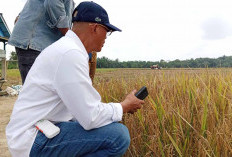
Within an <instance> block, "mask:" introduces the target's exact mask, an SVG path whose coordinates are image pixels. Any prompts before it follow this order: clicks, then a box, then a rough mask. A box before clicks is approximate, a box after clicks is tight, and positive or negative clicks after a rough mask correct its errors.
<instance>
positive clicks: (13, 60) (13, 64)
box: [8, 51, 18, 69]
mask: <svg viewBox="0 0 232 157" xmlns="http://www.w3.org/2000/svg"><path fill="white" fill-rule="evenodd" d="M17 60H18V57H17V54H16V52H14V51H12V52H11V55H10V59H9V60H8V69H18V63H17Z"/></svg>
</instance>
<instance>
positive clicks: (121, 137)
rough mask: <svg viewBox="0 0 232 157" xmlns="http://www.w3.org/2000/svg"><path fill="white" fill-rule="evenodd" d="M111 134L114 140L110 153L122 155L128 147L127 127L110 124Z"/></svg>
mask: <svg viewBox="0 0 232 157" xmlns="http://www.w3.org/2000/svg"><path fill="white" fill-rule="evenodd" d="M112 129H113V130H112V134H113V136H114V138H115V142H114V146H115V147H114V148H112V151H115V153H118V154H121V155H123V154H124V153H125V152H126V150H127V149H128V147H129V145H130V134H129V131H128V129H127V127H126V126H125V125H123V124H121V123H113V124H112Z"/></svg>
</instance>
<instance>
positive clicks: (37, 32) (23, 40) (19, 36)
mask: <svg viewBox="0 0 232 157" xmlns="http://www.w3.org/2000/svg"><path fill="white" fill-rule="evenodd" d="M74 7H75V3H74V2H73V0H39V1H38V0H27V2H26V4H25V6H24V8H23V10H22V11H21V12H20V15H19V16H18V17H17V18H16V20H15V26H14V29H13V32H12V35H11V37H10V39H9V41H8V43H9V44H10V45H12V46H15V49H16V53H17V57H18V65H19V71H20V75H21V78H22V83H24V82H25V79H26V76H27V73H28V71H29V70H30V68H31V66H32V65H33V63H34V61H35V59H36V57H37V56H38V55H39V54H40V52H41V51H42V50H43V49H44V48H46V47H47V46H49V45H51V44H52V43H53V42H55V41H57V40H58V39H60V38H61V37H62V36H64V35H65V33H66V32H67V31H68V30H69V29H70V28H71V23H72V22H71V20H72V12H73V9H74Z"/></svg>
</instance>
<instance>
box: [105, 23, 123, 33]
mask: <svg viewBox="0 0 232 157" xmlns="http://www.w3.org/2000/svg"><path fill="white" fill-rule="evenodd" d="M104 25H105V26H106V27H107V28H109V29H110V30H112V31H113V32H114V31H119V32H121V31H122V30H121V29H119V28H117V27H115V26H113V25H111V24H109V23H107V24H104Z"/></svg>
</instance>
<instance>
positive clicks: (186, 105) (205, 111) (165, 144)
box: [8, 68, 232, 157]
mask: <svg viewBox="0 0 232 157" xmlns="http://www.w3.org/2000/svg"><path fill="white" fill-rule="evenodd" d="M8 71H9V70H8ZM12 73H13V74H14V72H12ZM13 74H12V75H13ZM11 77H12V78H16V81H15V82H17V80H18V79H20V78H19V77H18V76H17V75H13V76H9V75H8V78H11ZM18 82H19V81H18ZM142 86H147V88H148V92H149V96H148V97H147V98H146V99H145V104H144V105H143V108H142V109H141V110H139V111H138V112H137V113H135V114H133V115H132V114H126V115H124V117H123V120H122V123H123V124H125V125H126V126H127V127H128V129H129V131H130V135H131V145H130V147H129V149H128V151H127V153H126V154H125V156H126V157H145V156H148V157H153V156H157V157H160V156H162V157H166V156H175V157H176V156H180V157H191V156H193V157H198V156H200V157H205V156H212V157H219V156H223V157H229V156H232V69H230V68H228V69H226V68H225V69H223V68H222V69H162V70H151V69H100V70H99V69H98V70H97V72H96V75H95V79H94V87H95V88H96V89H97V90H98V92H99V93H100V94H101V96H102V101H103V102H121V101H122V100H123V99H124V98H125V96H126V95H127V94H129V93H130V92H131V91H132V90H133V89H137V90H138V89H140V88H141V87H142Z"/></svg>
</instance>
